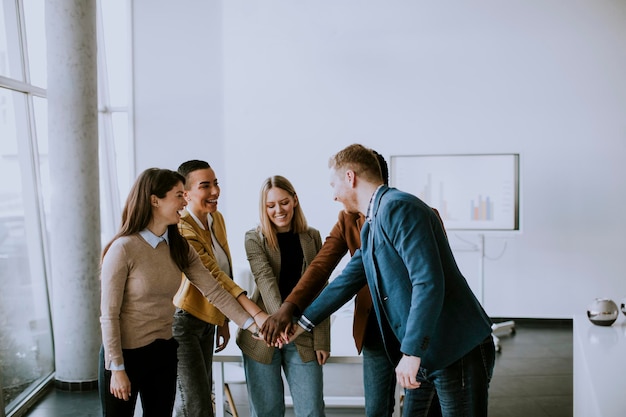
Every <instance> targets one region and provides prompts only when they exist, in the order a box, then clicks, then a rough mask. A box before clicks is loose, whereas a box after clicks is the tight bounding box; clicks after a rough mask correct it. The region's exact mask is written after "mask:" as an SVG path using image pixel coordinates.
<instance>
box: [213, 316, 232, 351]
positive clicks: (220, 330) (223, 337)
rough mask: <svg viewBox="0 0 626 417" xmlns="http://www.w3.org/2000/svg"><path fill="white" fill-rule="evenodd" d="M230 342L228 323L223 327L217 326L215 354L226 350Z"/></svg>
mask: <svg viewBox="0 0 626 417" xmlns="http://www.w3.org/2000/svg"><path fill="white" fill-rule="evenodd" d="M229 340H230V328H229V327H228V322H226V323H224V325H223V326H217V331H216V332H215V353H217V352H221V351H222V350H224V349H225V348H226V345H228V341H229Z"/></svg>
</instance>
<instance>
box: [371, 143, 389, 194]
mask: <svg viewBox="0 0 626 417" xmlns="http://www.w3.org/2000/svg"><path fill="white" fill-rule="evenodd" d="M372 152H374V155H376V158H378V165H380V174H381V175H382V177H383V181H384V182H385V185H389V167H388V166H387V161H385V158H384V157H383V156H382V155H381V154H379V153H378V152H376V151H375V150H373V149H372Z"/></svg>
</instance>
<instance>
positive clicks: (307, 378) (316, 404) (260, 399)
mask: <svg viewBox="0 0 626 417" xmlns="http://www.w3.org/2000/svg"><path fill="white" fill-rule="evenodd" d="M243 365H244V370H245V372H246V384H247V387H248V398H249V400H250V416H251V417H282V416H284V415H285V393H284V390H285V388H284V386H283V379H282V376H281V369H282V370H283V371H284V372H285V377H286V378H287V383H288V384H289V391H290V392H291V397H292V398H293V409H294V413H295V415H296V417H323V416H325V414H324V381H323V375H322V366H321V365H319V364H318V363H317V361H311V362H302V359H301V358H300V354H299V353H298V350H297V349H296V345H295V344H294V343H290V344H288V345H285V346H284V347H283V348H282V349H274V356H273V357H272V362H271V363H270V364H264V363H260V362H257V361H255V360H254V359H252V358H250V357H249V356H247V355H245V354H244V355H243Z"/></svg>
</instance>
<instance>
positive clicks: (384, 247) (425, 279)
mask: <svg viewBox="0 0 626 417" xmlns="http://www.w3.org/2000/svg"><path fill="white" fill-rule="evenodd" d="M374 198H375V199H374V202H373V205H372V207H371V213H370V216H369V219H368V221H366V222H365V224H364V225H363V228H362V230H361V249H359V250H358V251H357V252H356V253H355V254H354V256H353V257H352V259H351V260H350V262H349V263H348V264H347V265H346V267H345V268H344V270H343V271H342V273H341V274H340V275H339V276H337V277H336V278H335V279H334V280H333V281H332V282H331V283H330V284H329V285H328V286H327V287H326V288H325V289H324V290H323V291H322V292H321V293H320V295H319V296H318V297H317V299H316V300H315V301H314V302H313V303H312V304H311V305H310V306H309V307H308V308H307V309H306V310H305V311H304V312H303V315H304V316H305V317H306V318H307V319H308V320H310V321H311V322H312V323H313V324H317V323H319V322H321V321H322V320H323V319H324V318H326V317H328V316H329V315H330V314H332V313H333V312H334V311H336V310H337V309H339V308H340V307H341V306H342V305H343V304H345V303H346V302H348V301H349V300H350V299H351V298H352V296H353V295H354V294H356V293H357V292H358V291H359V290H360V289H361V288H362V287H363V285H365V284H368V285H369V288H370V292H371V295H372V300H373V302H374V310H375V312H376V317H377V319H378V323H379V328H380V331H381V333H382V334H383V335H384V336H385V337H383V339H384V340H385V346H386V349H387V352H388V354H389V356H390V358H392V359H393V360H394V361H396V360H399V355H400V353H404V354H407V355H412V356H419V357H420V358H421V366H422V367H423V368H426V369H428V370H436V369H442V368H445V367H446V366H448V365H450V364H452V363H453V362H455V361H457V360H458V359H460V358H461V357H463V356H464V355H465V354H467V353H468V352H469V351H471V350H472V349H473V348H474V347H476V346H477V345H479V344H480V343H481V342H482V341H483V340H485V338H487V337H488V336H490V334H491V320H490V319H489V317H488V316H487V314H486V313H485V311H484V310H483V308H482V307H481V305H480V303H479V302H478V300H477V299H476V297H475V296H474V293H473V292H472V290H471V289H470V287H469V285H468V284H467V281H466V280H465V278H464V277H463V275H462V274H461V271H460V270H459V268H458V266H457V264H456V261H455V260H454V256H453V254H452V250H451V249H450V246H449V244H448V239H447V237H446V235H445V232H444V230H443V227H442V225H441V222H440V221H439V219H438V218H437V215H436V214H435V212H434V211H433V210H432V209H431V208H430V207H429V206H428V205H427V204H425V203H424V202H423V201H421V200H420V199H419V198H417V197H415V196H414V195H412V194H408V193H405V192H402V191H399V190H397V189H395V188H389V187H387V186H382V188H381V189H379V190H378V191H377V192H376V193H375V196H374ZM388 336H389V337H388ZM393 336H395V339H396V340H390V339H392V338H393ZM398 346H399V352H398Z"/></svg>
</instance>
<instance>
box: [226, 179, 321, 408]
mask: <svg viewBox="0 0 626 417" xmlns="http://www.w3.org/2000/svg"><path fill="white" fill-rule="evenodd" d="M259 211H260V225H259V226H258V227H257V228H255V229H252V230H249V231H248V232H247V233H246V238H245V247H246V254H247V258H248V262H249V263H250V268H251V270H252V274H253V275H254V280H255V283H256V289H255V291H254V294H253V295H252V300H253V301H254V302H255V303H257V304H258V306H259V307H261V309H263V310H264V311H266V312H267V313H270V314H272V313H274V312H276V311H277V310H278V308H279V307H280V305H281V304H282V302H283V300H284V298H285V297H286V296H287V295H289V293H290V292H291V290H292V289H293V288H294V287H295V285H296V284H297V283H298V281H299V280H300V277H301V276H302V274H303V273H304V271H305V270H306V268H307V267H308V266H309V265H310V264H311V261H312V260H313V258H314V257H315V255H316V254H317V252H319V250H320V248H321V247H322V239H321V236H320V233H319V231H318V230H316V229H314V228H311V227H308V226H307V222H306V219H305V217H304V213H303V211H302V208H301V207H300V203H299V201H298V197H297V195H296V192H295V190H294V187H293V185H292V184H291V183H290V182H289V180H287V179H286V178H284V177H281V176H273V177H270V178H268V179H266V180H265V182H264V183H263V186H262V187H261V195H260V207H259ZM304 336H308V337H304V338H303V337H300V338H298V339H297V340H296V341H295V342H294V343H289V344H287V345H284V346H283V347H282V348H281V349H279V348H276V347H269V346H267V345H266V344H265V342H264V341H262V340H255V339H253V338H252V337H249V335H247V334H246V332H239V333H238V336H237V344H238V345H239V347H240V348H241V350H242V352H243V359H244V369H245V372H246V381H247V388H248V397H249V400H250V415H251V416H259V417H266V416H272V417H274V416H277V417H280V416H283V415H284V414H285V399H284V387H283V380H282V376H281V370H282V371H284V373H285V376H286V379H287V383H288V385H289V390H290V392H291V396H292V398H293V403H294V412H295V415H296V417H299V416H324V398H323V378H322V365H323V364H324V363H326V360H327V359H328V356H329V355H330V322H329V321H328V320H326V321H325V323H323V325H322V326H318V327H316V329H315V331H314V332H313V333H311V334H307V335H304Z"/></svg>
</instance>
